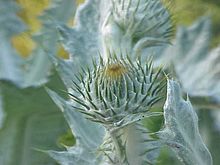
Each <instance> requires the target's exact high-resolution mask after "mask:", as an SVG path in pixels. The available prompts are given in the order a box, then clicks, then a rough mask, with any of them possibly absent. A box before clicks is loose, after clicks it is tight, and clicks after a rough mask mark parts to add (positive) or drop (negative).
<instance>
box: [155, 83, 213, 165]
mask: <svg viewBox="0 0 220 165" xmlns="http://www.w3.org/2000/svg"><path fill="white" fill-rule="evenodd" d="M164 117H165V128H164V129H163V130H162V131H160V132H159V136H160V138H161V139H162V142H163V143H165V144H166V145H168V146H170V147H171V148H172V149H173V150H174V151H176V154H177V156H178V158H179V159H180V160H181V161H182V162H183V163H184V164H186V165H192V164H193V165H211V164H212V157H211V155H210V153H209V151H208V149H207V148H206V146H205V144H204V143H203V141H202V138H201V136H200V134H199V129H198V117H197V114H196V112H195V111H194V110H193V107H192V105H191V103H190V101H189V100H187V101H185V100H184V99H182V97H181V91H180V87H179V85H178V84H177V83H176V82H175V81H173V80H168V85H167V100H166V103H165V105H164Z"/></svg>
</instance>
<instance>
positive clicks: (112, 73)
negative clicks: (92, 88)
mask: <svg viewBox="0 0 220 165" xmlns="http://www.w3.org/2000/svg"><path fill="white" fill-rule="evenodd" d="M126 72H127V68H126V67H125V66H124V65H122V64H120V63H114V64H108V65H107V66H106V68H105V76H106V77H107V78H110V79H113V80H115V79H118V78H120V77H121V76H123V75H124V74H125V73H126Z"/></svg>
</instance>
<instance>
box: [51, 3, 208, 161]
mask: <svg viewBox="0 0 220 165" xmlns="http://www.w3.org/2000/svg"><path fill="white" fill-rule="evenodd" d="M76 16H77V17H76V21H77V22H78V25H76V27H74V28H72V29H71V28H69V27H66V26H60V25H59V26H58V30H59V32H60V34H61V40H62V41H63V44H64V47H65V48H66V50H67V51H69V53H71V54H72V55H73V56H72V58H71V59H70V60H69V61H63V60H61V59H57V58H52V59H53V61H54V62H55V64H58V65H57V70H58V72H59V73H60V76H61V78H62V79H63V81H64V83H65V84H66V87H67V90H68V94H69V99H68V100H66V101H65V100H64V99H62V98H60V97H59V96H58V95H57V94H56V93H54V92H53V91H50V90H48V92H49V94H50V96H51V97H52V98H53V100H54V102H55V103H56V104H57V105H58V106H59V107H60V108H61V109H62V111H63V112H64V114H65V116H66V118H67V121H68V122H69V124H70V126H71V129H72V131H73V133H74V134H75V135H76V139H77V144H76V146H75V147H71V148H67V151H66V152H56V151H49V154H50V155H51V156H52V157H53V158H54V159H56V160H57V161H58V162H59V163H61V164H94V165H97V164H100V165H107V164H118V165H143V164H157V159H158V156H159V154H160V149H161V148H162V147H163V146H165V145H166V146H169V147H170V148H171V149H173V150H174V151H176V152H177V157H178V158H179V159H180V160H181V161H182V162H183V163H184V164H188V165H191V164H198V165H199V164H204V165H210V164H212V158H211V156H210V153H209V151H208V149H207V148H206V147H205V145H204V144H203V142H202V140H201V137H200V135H199V132H198V125H197V122H198V119H197V116H196V114H195V112H193V109H192V107H191V106H190V102H189V100H187V101H185V100H183V99H182V98H181V92H180V87H179V85H178V84H177V83H176V82H175V81H173V80H169V78H168V77H167V76H165V74H164V70H163V69H162V67H156V66H154V65H153V61H152V58H150V57H151V56H152V57H154V56H153V54H154V53H158V52H161V51H163V49H164V45H166V44H168V43H169V42H170V36H171V34H172V31H173V25H172V20H171V14H169V12H168V9H167V7H165V5H164V2H162V1H158V0H138V1H134V0H121V1H115V0H112V1H110V2H106V1H95V0H90V1H87V2H86V3H85V4H84V5H83V6H81V7H80V8H79V10H78V12H77V13H76ZM92 36H93V37H94V38H91V37H92ZM82 44H83V46H84V48H82ZM161 45H162V46H161ZM92 54H94V55H95V56H94V57H90V56H91V55H92ZM156 56H158V55H156ZM146 57H147V58H146ZM74 59H75V60H74ZM85 63H86V65H87V66H86V67H81V66H80V65H81V64H85ZM167 82H168V85H167V100H166V103H165V105H164V117H165V126H164V128H162V129H161V130H160V131H159V132H150V131H149V130H148V129H147V128H146V127H144V125H143V122H142V120H143V119H146V118H150V117H152V116H158V115H162V114H163V112H162V111H160V112H157V111H154V110H153V108H152V107H154V106H155V105H157V106H161V103H163V100H162V98H163V97H164V96H165V94H166V91H165V90H164V89H165V87H166V84H167ZM158 103H160V104H158ZM178 110H183V111H180V112H178ZM171 115H172V116H171ZM180 115H182V116H187V117H188V119H186V118H185V119H182V118H181V117H180ZM190 118H192V120H191V119H190ZM189 119H190V120H189ZM184 120H185V121H184ZM183 121H184V122H186V123H189V125H191V127H189V128H186V127H185V125H186V124H184V122H183ZM86 127H88V128H86ZM93 131H94V132H93ZM195 142H196V143H197V144H196V148H197V147H198V148H197V149H196V150H194V149H193V146H192V145H193V143H195ZM189 155H193V156H191V157H189Z"/></svg>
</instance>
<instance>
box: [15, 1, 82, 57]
mask: <svg viewBox="0 0 220 165" xmlns="http://www.w3.org/2000/svg"><path fill="white" fill-rule="evenodd" d="M51 1H52V0H17V3H18V4H19V5H20V6H21V11H20V12H19V13H18V16H20V17H21V19H22V20H23V21H24V22H25V24H26V25H27V26H28V30H27V31H25V32H23V33H21V34H19V35H17V36H14V37H13V38H12V45H13V46H14V47H15V49H16V50H17V52H18V53H19V55H21V56H22V57H28V56H29V55H30V54H31V52H32V51H33V50H34V48H35V47H36V44H35V43H34V41H33V40H32V38H31V36H32V35H33V34H34V33H36V32H37V31H39V30H40V29H41V21H40V20H39V18H38V17H39V16H40V15H41V14H42V12H43V11H44V10H45V9H46V8H48V7H49V6H50V2H51ZM83 2H84V0H77V5H79V4H81V3H83ZM70 24H71V25H72V24H73V21H72V20H70ZM58 56H60V57H62V58H65V59H67V58H68V57H69V55H68V53H67V52H65V50H64V48H63V47H62V46H61V45H60V46H59V50H58Z"/></svg>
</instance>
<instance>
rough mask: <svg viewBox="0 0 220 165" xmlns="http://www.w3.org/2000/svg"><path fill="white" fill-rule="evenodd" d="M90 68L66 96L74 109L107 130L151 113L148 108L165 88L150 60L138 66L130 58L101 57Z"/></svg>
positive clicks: (79, 77)
mask: <svg viewBox="0 0 220 165" xmlns="http://www.w3.org/2000/svg"><path fill="white" fill-rule="evenodd" d="M93 64H94V65H93V68H91V69H90V68H87V69H82V72H81V73H79V75H77V76H76V78H77V81H74V82H73V92H72V93H69V95H70V96H71V98H72V100H73V101H74V102H75V103H76V104H75V105H74V108H76V109H77V110H79V111H80V112H82V113H84V114H86V116H87V118H88V119H90V120H92V121H94V122H99V123H102V124H103V125H104V126H106V127H108V128H113V127H123V126H125V125H128V124H130V123H133V122H136V121H137V120H140V119H141V118H143V117H145V115H148V114H150V112H149V110H150V108H151V107H152V106H153V105H154V104H155V103H157V102H158V101H160V100H161V99H162V96H161V94H160V92H161V91H162V90H163V88H164V86H165V83H166V81H165V79H163V80H162V79H161V74H160V73H161V68H160V69H158V70H157V71H156V72H154V71H153V68H152V61H150V62H148V63H143V64H142V63H141V61H139V60H136V61H133V62H132V61H131V60H130V59H129V57H126V58H122V57H121V58H120V59H119V58H117V57H116V56H114V57H111V58H110V60H108V61H107V62H106V63H104V62H103V59H102V58H101V57H100V61H99V63H93Z"/></svg>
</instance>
